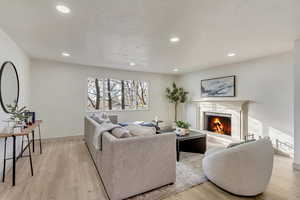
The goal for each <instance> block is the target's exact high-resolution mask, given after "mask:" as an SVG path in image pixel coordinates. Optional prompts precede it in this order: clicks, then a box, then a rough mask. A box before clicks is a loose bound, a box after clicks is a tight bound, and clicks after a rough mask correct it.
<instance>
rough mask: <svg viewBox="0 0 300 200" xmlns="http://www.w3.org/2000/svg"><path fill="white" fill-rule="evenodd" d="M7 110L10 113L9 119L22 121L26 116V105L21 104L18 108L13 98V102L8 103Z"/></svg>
mask: <svg viewBox="0 0 300 200" xmlns="http://www.w3.org/2000/svg"><path fill="white" fill-rule="evenodd" d="M6 106H7V110H8V112H9V113H10V114H11V116H10V119H11V120H13V121H16V122H24V121H25V120H26V119H27V118H28V116H27V115H25V113H26V112H27V111H28V110H26V107H25V106H23V107H22V108H20V109H19V107H18V102H17V101H16V100H15V101H14V103H13V104H8V105H6Z"/></svg>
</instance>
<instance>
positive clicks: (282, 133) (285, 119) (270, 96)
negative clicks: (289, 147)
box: [179, 53, 294, 142]
mask: <svg viewBox="0 0 300 200" xmlns="http://www.w3.org/2000/svg"><path fill="white" fill-rule="evenodd" d="M293 64H294V59H293V53H286V54H282V55H275V56H270V57H265V58H261V59H256V60H252V61H248V62H243V63H238V64H232V65H226V66H220V67H216V68H211V69H207V70H203V71H199V72H193V73H189V74H186V75H183V76H181V77H180V78H179V85H181V86H184V87H185V88H186V89H187V90H188V91H189V92H190V94H189V95H190V99H200V98H201V97H200V95H201V94H200V81H201V80H202V79H208V78H216V77H221V76H229V75H236V78H237V81H236V95H237V96H236V97H235V99H242V100H251V101H252V102H251V103H250V105H249V117H250V118H249V132H251V133H256V134H258V135H263V136H268V135H269V136H271V137H272V138H273V139H276V138H278V139H280V140H282V141H288V142H293ZM182 117H183V118H185V119H187V120H188V121H190V122H191V123H192V125H193V126H194V127H196V106H195V105H193V104H191V103H189V104H187V105H186V106H185V107H184V112H183V116H182Z"/></svg>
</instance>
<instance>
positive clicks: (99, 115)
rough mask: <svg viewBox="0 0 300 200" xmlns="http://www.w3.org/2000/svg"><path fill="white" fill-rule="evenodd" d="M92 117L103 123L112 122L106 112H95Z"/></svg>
mask: <svg viewBox="0 0 300 200" xmlns="http://www.w3.org/2000/svg"><path fill="white" fill-rule="evenodd" d="M91 118H92V119H94V120H95V121H96V122H98V123H99V124H102V123H104V122H105V123H110V122H111V121H110V119H109V117H108V115H107V114H106V113H103V112H100V113H93V114H92V116H91Z"/></svg>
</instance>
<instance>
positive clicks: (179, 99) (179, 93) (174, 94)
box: [166, 83, 188, 122]
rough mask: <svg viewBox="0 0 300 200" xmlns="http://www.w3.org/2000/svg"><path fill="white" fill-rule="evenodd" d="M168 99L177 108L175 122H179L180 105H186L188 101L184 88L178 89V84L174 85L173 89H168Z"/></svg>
mask: <svg viewBox="0 0 300 200" xmlns="http://www.w3.org/2000/svg"><path fill="white" fill-rule="evenodd" d="M166 93H167V95H166V96H167V98H168V99H169V102H170V103H174V106H175V122H177V107H178V104H179V103H184V102H186V100H187V94H188V92H186V91H185V90H184V89H183V88H181V87H180V88H178V87H177V86H176V83H173V85H172V88H171V89H170V88H167V89H166Z"/></svg>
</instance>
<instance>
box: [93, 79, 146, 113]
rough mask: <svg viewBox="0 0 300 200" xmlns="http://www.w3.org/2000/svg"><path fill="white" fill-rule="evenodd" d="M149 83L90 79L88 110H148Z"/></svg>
mask: <svg viewBox="0 0 300 200" xmlns="http://www.w3.org/2000/svg"><path fill="white" fill-rule="evenodd" d="M148 87H149V85H148V82H147V81H140V80H117V79H108V78H107V79H98V78H89V79H88V104H87V108H88V110H105V111H107V110H115V111H117V110H137V109H148V106H149V105H148V101H149V97H148V94H149V89H148Z"/></svg>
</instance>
